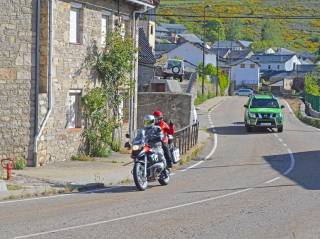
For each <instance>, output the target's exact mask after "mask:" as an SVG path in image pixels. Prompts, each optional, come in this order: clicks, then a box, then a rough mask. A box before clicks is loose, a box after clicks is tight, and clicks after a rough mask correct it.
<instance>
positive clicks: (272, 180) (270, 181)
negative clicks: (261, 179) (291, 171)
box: [265, 177, 281, 184]
mask: <svg viewBox="0 0 320 239" xmlns="http://www.w3.org/2000/svg"><path fill="white" fill-rule="evenodd" d="M280 178H281V177H276V178H274V179H271V180H269V181H267V182H265V183H266V184H269V183H273V182H275V181H277V180H278V179H280Z"/></svg>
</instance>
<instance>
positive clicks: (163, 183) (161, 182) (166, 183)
mask: <svg viewBox="0 0 320 239" xmlns="http://www.w3.org/2000/svg"><path fill="white" fill-rule="evenodd" d="M166 171H167V177H166V178H163V172H162V173H161V177H160V178H159V180H158V182H159V183H160V184H161V185H162V186H166V185H168V184H169V181H170V171H169V169H166Z"/></svg>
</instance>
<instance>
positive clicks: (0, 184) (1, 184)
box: [0, 180, 8, 193]
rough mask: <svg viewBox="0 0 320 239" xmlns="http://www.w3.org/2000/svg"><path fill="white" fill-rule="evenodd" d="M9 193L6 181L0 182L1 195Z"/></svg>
mask: <svg viewBox="0 0 320 239" xmlns="http://www.w3.org/2000/svg"><path fill="white" fill-rule="evenodd" d="M6 192H8V188H7V184H6V182H5V181H3V180H0V193H6Z"/></svg>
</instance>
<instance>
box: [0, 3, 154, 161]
mask: <svg viewBox="0 0 320 239" xmlns="http://www.w3.org/2000/svg"><path fill="white" fill-rule="evenodd" d="M155 4H157V3H156V1H154V0H82V1H74V2H73V1H70V0H18V1H10V4H9V3H8V1H1V2H0V8H1V11H2V13H1V15H0V101H1V104H0V137H1V141H0V157H1V158H5V157H21V158H25V159H27V160H28V164H29V165H35V166H37V165H41V164H45V163H50V162H54V161H63V160H66V159H69V158H70V157H71V156H72V155H74V154H76V153H77V152H78V150H79V147H80V146H81V133H82V127H83V120H82V118H81V110H80V109H81V105H80V99H81V96H82V95H83V94H84V93H85V91H86V89H87V88H88V87H91V86H93V85H94V81H93V79H94V78H93V76H92V74H91V72H90V71H88V70H86V69H85V68H84V67H83V64H84V60H85V58H86V56H87V54H88V49H90V47H91V46H92V44H93V43H96V45H97V47H102V45H103V43H104V39H105V36H106V34H108V31H112V30H113V29H114V28H115V26H116V25H117V26H119V27H121V33H122V34H129V35H131V36H133V37H134V39H135V40H136V42H137V41H138V37H137V31H136V27H135V24H134V23H135V22H136V19H137V16H138V11H139V12H143V11H146V10H148V9H151V8H154V7H155ZM135 72H137V70H135ZM132 76H133V77H134V80H135V79H137V77H136V75H135V74H132ZM135 81H136V80H135ZM88 82H89V83H88ZM135 101H136V99H135ZM133 111H134V110H133ZM135 112H136V111H135ZM135 114H136V113H135Z"/></svg>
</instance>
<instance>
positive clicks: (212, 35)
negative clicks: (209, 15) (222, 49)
mask: <svg viewBox="0 0 320 239" xmlns="http://www.w3.org/2000/svg"><path fill="white" fill-rule="evenodd" d="M206 27H207V28H206V30H207V31H206V41H209V42H215V41H218V39H220V40H224V39H225V30H224V26H223V24H222V23H221V21H219V20H210V21H208V22H207V25H206Z"/></svg>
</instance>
